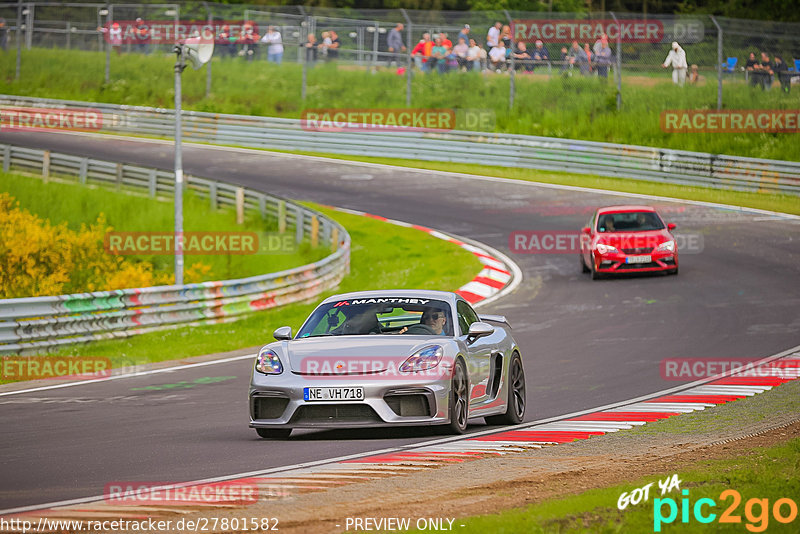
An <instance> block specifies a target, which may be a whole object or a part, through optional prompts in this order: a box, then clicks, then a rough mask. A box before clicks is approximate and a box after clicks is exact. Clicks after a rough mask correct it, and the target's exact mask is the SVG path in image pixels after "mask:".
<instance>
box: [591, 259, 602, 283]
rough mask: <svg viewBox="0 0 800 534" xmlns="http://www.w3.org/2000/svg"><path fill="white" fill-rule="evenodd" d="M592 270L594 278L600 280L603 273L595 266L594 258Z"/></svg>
mask: <svg viewBox="0 0 800 534" xmlns="http://www.w3.org/2000/svg"><path fill="white" fill-rule="evenodd" d="M591 271H592V280H600V278H602V276H603V275H602V274H600V273H598V272H597V270H595V268H594V260H592V263H591Z"/></svg>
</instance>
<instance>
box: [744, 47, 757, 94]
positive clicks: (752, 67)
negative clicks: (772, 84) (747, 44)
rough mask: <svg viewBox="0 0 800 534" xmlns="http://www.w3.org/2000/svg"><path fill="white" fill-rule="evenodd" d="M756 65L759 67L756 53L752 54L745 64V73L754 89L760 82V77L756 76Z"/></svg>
mask: <svg viewBox="0 0 800 534" xmlns="http://www.w3.org/2000/svg"><path fill="white" fill-rule="evenodd" d="M756 65H758V60H757V59H756V55H755V53H754V52H750V56H748V58H747V62H746V63H745V64H744V71H745V73H746V74H747V76H748V77H749V78H750V85H752V86H754V87H755V86H756V85H757V84H758V82H759V79H758V75H757V74H756Z"/></svg>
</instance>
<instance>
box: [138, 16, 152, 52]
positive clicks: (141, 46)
mask: <svg viewBox="0 0 800 534" xmlns="http://www.w3.org/2000/svg"><path fill="white" fill-rule="evenodd" d="M134 35H135V36H136V49H137V50H138V51H139V52H141V53H143V54H147V52H148V50H147V40H148V39H149V37H150V29H149V28H148V27H147V24H145V23H144V21H143V20H142V19H141V17H140V18H137V19H136V22H135V23H134Z"/></svg>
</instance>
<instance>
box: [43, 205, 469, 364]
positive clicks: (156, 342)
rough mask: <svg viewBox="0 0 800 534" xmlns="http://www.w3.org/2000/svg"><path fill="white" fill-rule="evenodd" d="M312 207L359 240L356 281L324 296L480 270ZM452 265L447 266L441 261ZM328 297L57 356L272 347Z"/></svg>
mask: <svg viewBox="0 0 800 534" xmlns="http://www.w3.org/2000/svg"><path fill="white" fill-rule="evenodd" d="M308 205H309V206H310V207H313V208H315V209H317V210H319V211H321V212H322V213H324V214H326V215H327V216H329V217H331V218H332V219H335V220H337V221H339V222H340V223H341V224H342V225H343V226H344V227H345V228H347V230H348V232H349V233H350V236H351V238H352V249H351V257H350V274H349V275H347V276H346V277H345V278H344V280H343V281H342V283H341V284H340V285H339V287H338V288H337V289H336V290H335V291H329V292H327V293H326V294H325V295H323V297H326V296H328V295H332V294H334V293H344V292H347V291H362V290H367V289H397V288H414V289H439V290H445V291H453V290H455V289H458V288H459V287H460V286H462V285H463V284H465V283H466V282H468V281H469V280H471V279H472V278H473V277H474V276H475V275H476V274H477V273H478V272H479V271H480V269H481V264H480V262H478V260H477V258H476V257H475V256H474V255H473V254H471V253H469V252H467V251H465V250H463V249H461V248H459V247H457V246H456V245H453V244H452V243H448V242H446V241H442V240H440V239H436V238H434V237H431V236H429V235H428V234H426V233H424V232H420V231H418V230H414V229H410V228H403V227H399V226H394V225H391V224H388V223H385V222H381V221H377V220H374V219H371V218H368V217H361V216H357V215H350V214H345V213H340V212H337V211H333V210H329V209H327V208H323V207H320V206H316V205H314V204H308ZM445 258H446V261H442V260H443V259H445ZM323 297H320V298H319V299H315V301H314V302H312V303H303V304H291V305H288V306H284V307H281V308H276V309H272V310H267V311H264V312H260V313H257V314H254V315H252V316H250V317H248V318H246V319H243V320H241V321H238V322H235V323H228V324H215V325H206V326H198V327H184V328H180V329H176V330H168V331H162V332H153V333H149V334H143V335H140V336H134V337H131V338H128V339H123V340H101V341H97V342H94V343H91V344H88V345H77V346H72V347H69V348H67V349H64V350H63V351H61V352H60V353H58V354H62V355H74V356H78V355H80V356H107V357H109V358H110V359H111V361H112V365H113V366H114V367H125V366H130V365H135V364H142V363H148V362H157V361H163V360H171V359H179V358H185V357H189V356H198V355H203V354H211V353H215V352H221V351H229V350H234V349H240V348H242V347H248V346H255V345H260V344H265V343H268V342H271V341H272V340H273V339H272V332H273V330H274V329H275V328H277V327H279V326H284V325H289V326H291V327H292V329H293V330H294V331H297V329H298V328H299V327H300V325H301V324H302V322H303V320H305V318H306V317H307V316H308V314H309V313H310V312H311V310H312V309H313V308H314V306H315V305H316V304H317V303H318V302H319V301H320V300H321V299H322V298H323Z"/></svg>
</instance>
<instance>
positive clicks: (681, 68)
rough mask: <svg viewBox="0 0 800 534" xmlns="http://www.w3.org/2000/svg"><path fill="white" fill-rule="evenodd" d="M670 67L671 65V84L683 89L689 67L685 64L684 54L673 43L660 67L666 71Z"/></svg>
mask: <svg viewBox="0 0 800 534" xmlns="http://www.w3.org/2000/svg"><path fill="white" fill-rule="evenodd" d="M670 65H672V83H674V84H676V85H680V86H681V87H683V84H684V83H686V70H687V69H688V68H689V65H688V64H687V63H686V52H685V51H684V50H683V48H681V46H680V45H679V44H678V43H677V42H675V41H673V42H672V50H670V51H669V54H667V59H665V60H664V64H663V65H661V66H662V67H664V68H665V69H666V68H667V67H669V66H670Z"/></svg>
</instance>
